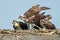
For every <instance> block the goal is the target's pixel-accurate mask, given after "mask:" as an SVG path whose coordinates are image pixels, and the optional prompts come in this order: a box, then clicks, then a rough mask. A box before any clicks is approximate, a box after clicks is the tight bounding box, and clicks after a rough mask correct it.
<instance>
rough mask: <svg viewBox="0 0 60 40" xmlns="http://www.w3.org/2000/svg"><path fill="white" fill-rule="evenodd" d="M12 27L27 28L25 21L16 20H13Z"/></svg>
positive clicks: (16, 28) (15, 28) (17, 28)
mask: <svg viewBox="0 0 60 40" xmlns="http://www.w3.org/2000/svg"><path fill="white" fill-rule="evenodd" d="M13 28H14V30H28V26H27V25H26V24H25V23H23V22H19V21H16V20H13Z"/></svg>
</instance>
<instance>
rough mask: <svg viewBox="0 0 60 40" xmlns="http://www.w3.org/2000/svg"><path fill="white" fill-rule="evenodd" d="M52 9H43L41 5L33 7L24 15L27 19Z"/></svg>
mask: <svg viewBox="0 0 60 40" xmlns="http://www.w3.org/2000/svg"><path fill="white" fill-rule="evenodd" d="M48 9H50V8H49V7H41V6H40V5H39V4H38V5H35V6H32V7H31V8H30V9H29V10H28V11H27V12H25V13H24V15H25V16H26V17H31V16H33V15H36V14H39V12H41V11H43V10H48Z"/></svg>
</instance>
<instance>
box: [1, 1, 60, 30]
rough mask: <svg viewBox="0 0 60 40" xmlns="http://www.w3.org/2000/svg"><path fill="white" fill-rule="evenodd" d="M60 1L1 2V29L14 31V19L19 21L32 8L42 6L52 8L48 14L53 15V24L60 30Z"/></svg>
mask: <svg viewBox="0 0 60 40" xmlns="http://www.w3.org/2000/svg"><path fill="white" fill-rule="evenodd" d="M59 3H60V0H0V29H13V26H12V21H13V19H16V20H18V16H19V15H23V14H24V13H25V12H26V11H27V10H28V9H29V8H30V7H31V6H33V5H36V4H40V5H41V6H47V7H50V8H51V10H47V11H46V14H51V15H52V17H53V18H52V22H53V23H54V24H55V26H56V28H57V29H60V14H59V13H60V4H59Z"/></svg>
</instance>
